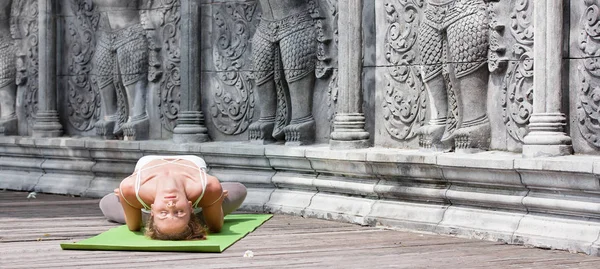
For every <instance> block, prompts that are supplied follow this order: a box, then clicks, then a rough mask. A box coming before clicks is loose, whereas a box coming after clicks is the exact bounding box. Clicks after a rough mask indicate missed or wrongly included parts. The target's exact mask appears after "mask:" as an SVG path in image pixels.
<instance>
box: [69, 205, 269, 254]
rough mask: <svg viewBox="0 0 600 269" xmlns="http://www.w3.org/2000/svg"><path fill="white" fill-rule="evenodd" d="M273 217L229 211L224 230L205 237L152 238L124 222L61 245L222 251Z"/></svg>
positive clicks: (82, 248) (147, 249) (94, 248)
mask: <svg viewBox="0 0 600 269" xmlns="http://www.w3.org/2000/svg"><path fill="white" fill-rule="evenodd" d="M271 217H272V215H268V214H236V215H228V216H226V217H225V223H224V225H223V229H222V230H221V232H220V233H211V234H208V237H207V239H206V240H196V241H162V240H152V239H149V238H147V237H145V236H144V234H143V233H142V232H132V231H129V229H127V226H126V225H122V226H119V227H116V228H112V229H110V230H108V231H106V232H103V233H101V234H99V235H97V236H94V237H92V238H89V239H86V240H83V241H80V242H75V243H64V244H60V247H61V248H62V249H72V250H131V251H165V252H171V251H181V252H223V251H224V250H225V249H226V248H228V247H229V246H231V245H233V243H235V242H237V241H238V240H240V239H242V238H243V237H244V236H246V235H247V234H249V233H251V232H252V231H254V230H255V229H256V228H257V227H258V226H260V225H262V224H263V223H264V222H266V221H267V220H269V219H270V218H271Z"/></svg>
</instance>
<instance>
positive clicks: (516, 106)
mask: <svg viewBox="0 0 600 269" xmlns="http://www.w3.org/2000/svg"><path fill="white" fill-rule="evenodd" d="M532 1H533V0H516V1H515V2H514V4H513V5H512V7H513V10H512V12H511V15H510V18H511V25H510V33H511V35H512V37H513V38H514V39H515V41H516V43H515V44H514V45H513V47H512V50H511V51H512V55H513V58H514V59H517V60H516V61H510V63H509V64H508V67H507V71H506V75H505V77H504V81H503V83H502V100H501V105H502V117H503V118H504V123H505V125H506V131H507V132H508V134H509V135H510V137H512V138H513V139H514V140H516V141H518V142H523V138H524V137H525V135H526V134H527V125H528V124H529V118H531V115H532V114H533V40H534V36H533V32H534V29H533V23H532V20H533V9H532V8H533V6H532V5H533V2H532Z"/></svg>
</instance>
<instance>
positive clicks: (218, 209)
mask: <svg viewBox="0 0 600 269" xmlns="http://www.w3.org/2000/svg"><path fill="white" fill-rule="evenodd" d="M209 178H211V177H210V176H209ZM212 178H213V179H214V180H215V181H216V182H214V183H212V184H210V185H209V186H207V188H206V189H207V190H206V194H205V197H204V198H203V199H202V202H204V203H201V206H202V215H203V216H204V221H205V222H206V226H208V229H209V230H210V231H211V232H215V233H218V232H220V231H221V228H223V218H224V214H223V206H222V205H223V199H224V198H225V193H224V192H223V188H222V187H221V184H220V183H219V182H218V180H217V179H216V178H215V177H212ZM209 181H210V180H209Z"/></svg>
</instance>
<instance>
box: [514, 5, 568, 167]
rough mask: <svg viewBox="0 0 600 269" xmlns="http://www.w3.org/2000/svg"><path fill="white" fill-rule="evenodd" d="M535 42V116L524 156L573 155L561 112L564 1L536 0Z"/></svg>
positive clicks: (532, 119)
mask: <svg viewBox="0 0 600 269" xmlns="http://www.w3.org/2000/svg"><path fill="white" fill-rule="evenodd" d="M533 3H534V7H533V12H534V25H535V34H534V35H535V43H534V48H533V50H534V61H535V65H534V76H533V87H534V89H533V92H534V96H533V115H532V116H531V119H530V123H529V134H528V135H527V136H526V137H525V139H524V142H525V145H524V146H523V156H524V157H539V156H561V155H568V154H571V153H572V152H573V147H572V145H571V138H570V137H569V136H568V135H567V134H566V133H565V130H564V127H565V125H566V122H567V119H566V117H565V114H564V113H562V112H561V108H562V101H563V100H562V92H563V89H562V88H563V68H562V66H563V64H562V63H563V42H564V36H563V31H564V30H563V0H544V1H533Z"/></svg>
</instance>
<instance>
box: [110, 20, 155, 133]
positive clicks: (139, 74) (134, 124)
mask: <svg viewBox="0 0 600 269" xmlns="http://www.w3.org/2000/svg"><path fill="white" fill-rule="evenodd" d="M131 29H135V28H131ZM117 59H118V62H119V73H120V75H121V80H122V81H123V86H125V93H126V95H127V113H128V117H127V122H125V123H124V124H123V126H122V128H123V134H124V135H125V140H146V139H148V138H149V137H150V134H149V130H150V129H149V127H150V125H149V119H148V113H147V112H146V95H147V91H148V78H147V77H148V42H147V41H146V39H145V37H144V35H143V33H138V38H137V39H132V40H130V41H129V42H128V43H125V44H123V45H121V47H120V48H119V49H118V50H117Z"/></svg>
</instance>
